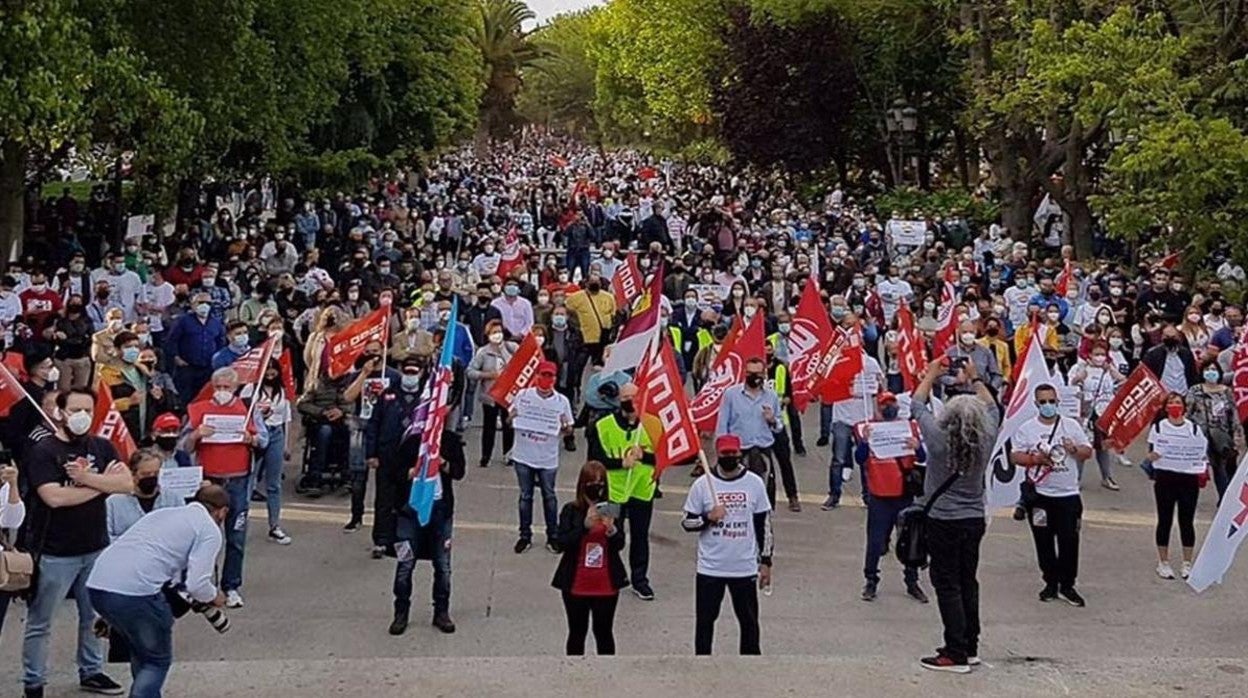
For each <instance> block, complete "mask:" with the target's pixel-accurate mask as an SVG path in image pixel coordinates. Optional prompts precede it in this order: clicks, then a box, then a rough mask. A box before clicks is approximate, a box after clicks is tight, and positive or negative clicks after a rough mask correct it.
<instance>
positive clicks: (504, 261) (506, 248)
mask: <svg viewBox="0 0 1248 698" xmlns="http://www.w3.org/2000/svg"><path fill="white" fill-rule="evenodd" d="M520 264H521V259H520V233H519V232H518V231H517V230H516V228H515V227H514V226H513V227H512V228H511V229H510V230H508V231H507V237H505V238H503V253H502V255H500V257H499V260H498V278H500V279H506V278H507V275H508V274H510V273H511V270H512V269H515V268H516V267H518V266H520Z"/></svg>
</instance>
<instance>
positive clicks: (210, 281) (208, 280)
mask: <svg viewBox="0 0 1248 698" xmlns="http://www.w3.org/2000/svg"><path fill="white" fill-rule="evenodd" d="M201 283H203V285H204V287H205V288H208V287H211V286H215V285H216V284H217V277H215V276H205V277H204V278H203V280H202V282H201Z"/></svg>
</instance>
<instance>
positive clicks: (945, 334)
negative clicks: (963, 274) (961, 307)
mask: <svg viewBox="0 0 1248 698" xmlns="http://www.w3.org/2000/svg"><path fill="white" fill-rule="evenodd" d="M954 296H955V294H954V292H953V284H951V283H949V282H948V281H946V282H945V288H944V290H943V291H941V292H940V316H939V317H938V318H937V319H936V325H937V326H936V335H935V336H934V337H932V356H944V355H945V350H946V349H948V348H949V347H951V346H953V343H954V341H955V340H956V335H957V333H958V314H957V313H956V312H954V309H955V308H956V307H957V305H958V303H957V300H956V299H955V298H954Z"/></svg>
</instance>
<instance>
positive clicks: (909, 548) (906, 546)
mask: <svg viewBox="0 0 1248 698" xmlns="http://www.w3.org/2000/svg"><path fill="white" fill-rule="evenodd" d="M960 475H961V473H959V472H957V471H954V473H953V474H952V475H950V476H949V477H948V478H946V479H945V481H944V482H942V483H940V487H937V488H936V491H935V492H932V496H931V497H928V498H927V503H926V504H924V505H923V507H922V508H919V507H911V508H909V509H906V510H905V511H903V512H901V516H900V517H899V519H900V521H899V523H898V525H897V545H896V546H895V547H896V551H897V561H898V562H900V563H901V564H902V565H904V566H906V567H915V568H917V569H924V568H926V567H927V517H928V514H930V513H931V512H932V506H933V505H934V504H936V500H937V499H940V497H941V496H942V495H944V493H945V492H948V491H949V488H950V487H952V486H953V481H954V480H957V479H958V477H959V476H960Z"/></svg>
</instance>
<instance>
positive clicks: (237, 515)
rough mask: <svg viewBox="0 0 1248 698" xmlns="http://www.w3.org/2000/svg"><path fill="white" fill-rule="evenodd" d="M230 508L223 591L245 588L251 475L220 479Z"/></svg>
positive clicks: (222, 570)
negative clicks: (244, 574)
mask: <svg viewBox="0 0 1248 698" xmlns="http://www.w3.org/2000/svg"><path fill="white" fill-rule="evenodd" d="M220 484H221V486H222V487H224V488H225V494H226V495H227V496H228V497H229V498H230V507H229V509H227V510H226V514H225V562H224V563H223V564H222V565H221V590H222V591H233V590H235V589H238V588H239V587H241V586H242V585H243V551H244V549H245V548H246V546H247V512H248V511H249V510H250V509H251V476H250V475H243V476H242V477H231V478H226V479H222V480H220Z"/></svg>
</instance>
